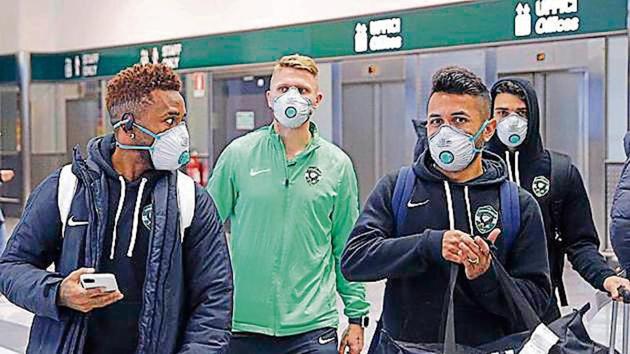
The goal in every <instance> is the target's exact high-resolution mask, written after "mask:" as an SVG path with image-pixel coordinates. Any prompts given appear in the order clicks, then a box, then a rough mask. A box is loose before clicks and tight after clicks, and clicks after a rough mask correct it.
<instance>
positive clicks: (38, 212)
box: [0, 135, 233, 354]
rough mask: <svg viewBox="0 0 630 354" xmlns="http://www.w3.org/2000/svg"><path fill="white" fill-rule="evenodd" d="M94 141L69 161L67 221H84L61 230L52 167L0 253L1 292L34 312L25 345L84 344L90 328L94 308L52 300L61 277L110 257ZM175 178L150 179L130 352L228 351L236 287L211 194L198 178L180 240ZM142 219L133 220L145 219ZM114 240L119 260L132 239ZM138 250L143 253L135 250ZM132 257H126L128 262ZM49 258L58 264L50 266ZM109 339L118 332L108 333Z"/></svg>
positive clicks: (104, 182) (57, 347) (76, 347)
mask: <svg viewBox="0 0 630 354" xmlns="http://www.w3.org/2000/svg"><path fill="white" fill-rule="evenodd" d="M111 139H112V138H111V135H110V136H109V137H107V138H105V140H108V141H109V142H110V143H111ZM101 140H103V138H95V139H94V140H93V141H92V142H91V143H90V147H89V158H88V159H87V161H86V160H84V159H83V158H82V157H81V156H80V154H79V152H78V151H77V150H76V149H75V154H74V159H73V163H72V172H73V173H74V174H75V175H76V176H77V179H78V183H77V186H76V192H75V194H74V197H73V201H72V205H71V208H70V214H69V215H70V219H74V220H79V221H84V220H85V221H87V224H85V225H82V224H81V225H71V224H70V223H68V224H67V227H66V228H65V232H64V233H63V234H62V223H61V220H60V216H59V207H58V204H57V194H58V193H57V191H58V186H59V180H60V178H59V175H60V171H59V170H57V171H56V172H54V173H53V174H51V175H50V176H49V177H48V178H46V179H45V180H44V181H43V182H42V183H41V184H40V185H39V186H38V187H37V188H36V189H35V190H34V191H33V193H32V194H31V196H30V197H29V200H28V203H27V205H26V208H25V209H24V213H23V215H22V218H21V219H20V222H19V223H18V225H17V226H16V227H15V230H14V232H13V235H12V237H11V239H10V240H9V243H8V245H7V248H6V250H5V252H4V254H3V255H2V257H1V258H0V293H3V294H4V295H6V297H7V298H8V299H9V300H10V301H11V302H12V303H14V304H16V305H18V306H20V307H22V308H25V309H27V310H28V311H30V312H33V313H34V314H35V319H34V320H33V325H32V327H31V335H30V338H29V344H28V351H27V352H28V353H60V354H71V353H72V354H74V353H84V352H85V351H84V350H85V340H86V335H87V332H88V331H87V327H88V324H89V322H90V318H91V316H92V315H93V313H90V314H83V313H79V312H78V311H74V310H71V309H69V308H67V307H60V306H57V304H56V300H57V294H58V292H59V285H60V284H61V281H62V280H63V278H64V277H66V276H67V275H68V274H70V273H71V272H72V271H74V270H76V269H78V268H81V267H94V268H96V272H98V273H100V272H102V271H103V269H105V268H106V267H107V266H106V265H105V264H103V263H104V262H106V261H105V260H106V259H109V258H108V257H109V255H110V249H105V247H104V244H105V242H106V241H105V240H106V239H108V238H111V236H112V235H111V234H108V232H107V228H108V219H109V217H110V215H111V213H110V212H109V209H110V207H111V204H110V202H109V201H108V200H109V198H112V194H110V191H109V183H108V179H109V177H108V175H107V172H106V171H104V170H103V167H104V166H106V165H107V164H103V161H102V159H101V157H102V153H101V151H99V149H98V146H99V141H101ZM95 159H96V160H99V159H101V160H100V161H96V160H95ZM177 178H178V176H177V174H176V173H172V172H169V173H166V174H162V175H161V176H160V177H159V178H158V179H157V180H156V181H155V183H151V185H152V186H153V187H152V188H151V189H152V192H151V197H150V198H151V201H152V205H153V215H152V220H151V224H150V225H151V231H150V239H149V240H148V244H145V245H141V243H142V241H140V240H139V241H138V243H137V244H136V247H138V248H136V249H134V251H133V257H132V258H134V257H139V258H146V262H145V263H144V265H145V266H144V270H145V272H144V277H145V279H144V286H143V288H142V294H141V297H142V307H141V309H140V310H139V313H138V315H137V316H136V317H137V321H136V322H135V323H134V325H135V326H136V327H137V345H138V349H137V351H136V352H137V353H160V354H161V353H225V352H226V351H227V347H228V344H229V339H230V330H231V325H232V293H233V287H232V268H231V265H230V259H229V254H228V247H227V242H226V239H225V236H224V233H223V229H222V225H221V221H220V220H219V217H218V215H217V212H216V209H215V207H214V203H213V202H212V198H210V195H209V194H208V193H207V192H206V191H204V190H203V189H202V188H201V187H200V186H199V185H196V186H195V210H194V217H193V220H192V224H191V225H190V227H189V228H187V229H186V230H185V234H184V238H183V239H182V237H181V234H180V230H179V228H180V222H179V207H178V200H177ZM182 202H185V201H182ZM141 217H142V216H140V218H141ZM139 222H140V225H141V226H139V227H145V226H144V225H143V224H144V223H143V222H142V221H141V220H140V221H139ZM110 230H111V229H110ZM119 230H120V229H119ZM138 237H142V236H141V235H138ZM117 243H118V244H119V246H117V247H116V253H115V257H116V258H115V259H120V258H123V257H124V258H126V257H127V254H126V253H127V252H128V250H129V244H127V243H125V241H124V240H123V241H121V240H120V239H119V240H118V241H117ZM143 248H145V249H146V252H147V254H146V256H140V255H139V253H140V252H142V249H143ZM136 252H138V253H136ZM124 258H123V259H124ZM139 261H140V260H139V259H136V260H135V261H134V262H132V263H131V264H130V267H129V268H128V270H129V269H132V268H133V267H135V266H136V265H137V264H138V262H139ZM53 264H54V268H55V271H54V272H51V271H48V270H47V268H48V267H49V266H50V265H53ZM109 266H111V265H109ZM110 270H112V269H111V268H110ZM114 271H115V270H114ZM121 280H122V279H121ZM136 281H137V280H134V281H131V280H129V279H124V280H123V282H122V284H121V286H127V290H129V289H131V288H134V287H133V284H134V283H135V284H138V283H136ZM132 290H134V291H137V288H134V289H132ZM125 295H126V294H125ZM136 295H137V294H136ZM95 313H96V312H94V314H95ZM126 335H127V336H130V335H135V334H134V333H127V334H126ZM106 339H108V340H110V341H120V340H122V339H123V338H121V337H120V336H116V337H114V336H113V334H108V336H107V337H106Z"/></svg>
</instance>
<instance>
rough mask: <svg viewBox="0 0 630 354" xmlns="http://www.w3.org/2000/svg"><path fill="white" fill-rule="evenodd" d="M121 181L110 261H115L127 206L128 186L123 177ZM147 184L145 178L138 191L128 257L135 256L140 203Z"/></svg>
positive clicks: (120, 178)
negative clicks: (117, 242)
mask: <svg viewBox="0 0 630 354" xmlns="http://www.w3.org/2000/svg"><path fill="white" fill-rule="evenodd" d="M118 181H120V199H119V200H118V209H116V216H115V218H114V231H113V232H112V248H111V250H110V253H109V259H114V253H115V252H116V238H117V236H118V232H117V229H118V220H119V219H120V214H121V212H122V208H123V205H124V204H125V195H126V189H127V188H126V185H125V179H124V178H123V176H118ZM146 183H147V179H146V178H143V179H142V181H140V189H138V196H137V197H136V207H135V209H134V212H133V229H132V231H131V241H130V242H129V249H128V250H127V257H131V256H133V249H134V247H135V245H136V236H137V234H138V214H139V213H140V203H142V194H143V193H144V186H145V184H146Z"/></svg>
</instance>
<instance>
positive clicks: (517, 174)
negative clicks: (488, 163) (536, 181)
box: [505, 151, 521, 187]
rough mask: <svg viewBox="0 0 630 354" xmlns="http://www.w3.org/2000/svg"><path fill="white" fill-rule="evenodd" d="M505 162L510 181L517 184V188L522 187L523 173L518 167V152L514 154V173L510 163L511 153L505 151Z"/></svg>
mask: <svg viewBox="0 0 630 354" xmlns="http://www.w3.org/2000/svg"><path fill="white" fill-rule="evenodd" d="M505 162H506V163H507V167H508V178H509V179H510V181H512V182H514V183H516V185H517V186H519V187H520V186H521V171H520V169H519V166H518V151H516V152H514V172H512V162H511V161H510V152H509V151H505Z"/></svg>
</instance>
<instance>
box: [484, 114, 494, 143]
mask: <svg viewBox="0 0 630 354" xmlns="http://www.w3.org/2000/svg"><path fill="white" fill-rule="evenodd" d="M496 130H497V120H496V119H494V118H490V122H489V123H488V124H487V125H486V128H485V129H484V130H483V133H482V136H483V141H484V142H486V143H487V142H489V141H490V139H492V137H493V136H494V132H495V131H496Z"/></svg>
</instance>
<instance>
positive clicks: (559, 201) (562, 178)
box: [548, 150, 572, 306]
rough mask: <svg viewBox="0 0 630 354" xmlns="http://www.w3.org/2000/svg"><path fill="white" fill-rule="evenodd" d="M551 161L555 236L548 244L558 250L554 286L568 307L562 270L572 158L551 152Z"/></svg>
mask: <svg viewBox="0 0 630 354" xmlns="http://www.w3.org/2000/svg"><path fill="white" fill-rule="evenodd" d="M549 159H550V160H551V181H550V197H551V203H550V212H551V228H552V230H553V231H552V232H553V235H551V236H552V237H553V239H552V240H549V239H548V242H552V245H551V246H552V247H553V248H555V249H556V250H558V253H559V254H558V255H557V263H558V264H550V266H551V267H555V268H556V272H558V274H559V277H560V279H558V281H557V283H556V284H554V285H555V286H557V287H558V295H559V300H560V304H561V305H562V306H567V305H568V301H567V292H566V289H565V287H564V282H563V281H562V270H563V269H564V246H563V244H562V241H563V238H562V230H561V227H560V226H561V223H562V209H563V204H564V196H565V195H566V192H567V181H568V179H569V174H570V173H571V166H572V163H571V158H570V157H569V156H568V155H565V154H561V153H559V152H555V151H551V150H549Z"/></svg>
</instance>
